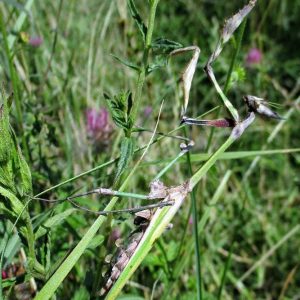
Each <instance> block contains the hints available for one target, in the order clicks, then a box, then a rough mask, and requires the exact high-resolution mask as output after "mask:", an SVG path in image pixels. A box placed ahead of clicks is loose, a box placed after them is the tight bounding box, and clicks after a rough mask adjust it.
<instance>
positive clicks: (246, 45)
mask: <svg viewBox="0 0 300 300" xmlns="http://www.w3.org/2000/svg"><path fill="white" fill-rule="evenodd" d="M25 2H26V1H10V0H5V1H2V2H1V3H0V8H1V14H2V21H3V24H4V27H5V30H6V32H7V34H8V35H11V36H14V37H15V38H16V41H15V43H14V45H13V47H12V49H11V54H10V55H11V56H12V57H13V65H14V67H15V70H16V76H17V80H16V81H15V83H16V85H15V86H13V81H12V78H11V75H10V74H11V72H10V70H9V64H8V59H7V53H6V52H5V50H4V46H3V43H4V39H3V35H2V36H1V46H2V47H1V49H0V59H1V70H0V72H1V73H0V74H1V84H2V85H3V87H4V89H5V90H6V92H7V94H10V93H11V92H12V91H13V90H14V96H15V97H14V101H13V106H12V110H11V115H10V121H11V125H12V127H13V128H14V129H15V132H16V136H17V137H18V139H19V144H20V146H21V148H22V151H23V154H24V157H25V159H26V161H27V163H28V165H29V168H30V170H31V173H32V184H33V194H34V195H35V194H39V193H40V192H42V191H44V190H46V189H49V188H51V187H53V186H54V185H56V184H59V183H61V182H63V181H64V180H67V179H69V178H72V177H73V176H75V175H77V174H80V173H82V172H85V171H88V170H90V169H92V168H94V167H96V166H99V165H101V164H102V163H104V162H107V161H109V160H110V159H112V158H115V157H117V156H118V155H119V154H120V153H119V152H120V139H121V136H122V131H121V130H120V129H118V128H117V127H115V126H114V125H113V122H112V120H111V119H110V120H109V122H110V126H111V129H110V131H108V133H107V134H106V133H105V134H104V133H103V132H101V130H100V132H99V134H98V135H93V134H92V135H91V133H90V132H88V130H87V121H88V120H87V114H86V111H87V109H94V110H95V111H96V110H99V109H100V108H104V107H106V108H107V106H106V102H105V98H104V96H103V94H104V93H107V94H110V95H115V94H117V93H119V92H120V91H126V90H131V91H133V92H134V91H135V86H136V80H137V74H136V72H135V71H134V70H132V69H130V68H128V67H126V66H124V65H123V64H121V63H120V62H119V61H118V60H116V59H115V58H114V56H113V55H115V56H118V57H120V58H122V59H125V60H128V61H130V62H132V63H134V64H140V62H141V59H142V51H141V50H142V46H143V45H142V40H141V38H140V36H139V34H138V29H137V28H136V26H135V23H134V21H133V20H132V19H131V18H130V16H129V12H128V9H127V4H126V1H125V0H114V1H109V0H103V1H94V0H90V1H46V0H44V1H34V2H33V5H32V7H31V8H30V11H29V13H28V15H27V14H26V21H25V23H24V25H23V27H22V29H21V30H20V31H18V32H16V31H14V25H15V22H16V20H17V18H18V16H19V15H20V14H21V13H22V12H24V5H25ZM135 2H136V5H137V7H138V9H139V10H140V11H141V14H142V16H143V18H144V19H147V11H148V4H147V1H141V0H136V1H135ZM243 4H245V1H242V0H239V1H213V0H211V1H209V0H206V1H204V0H203V1H200V0H199V1H194V0H185V1H183V0H176V1H171V0H169V1H167V0H161V1H160V2H159V5H158V8H157V15H156V23H155V29H154V33H153V38H154V39H156V38H159V37H164V38H168V39H170V40H173V41H176V42H179V43H181V44H182V45H183V46H190V45H198V46H199V47H200V48H201V56H200V61H199V63H198V67H197V72H196V75H195V78H194V81H193V85H192V90H191V97H190V104H189V108H188V116H190V117H197V116H199V115H201V114H203V113H205V112H206V111H208V110H210V109H212V108H214V107H216V106H217V105H220V104H221V101H220V99H219V97H218V95H217V93H216V91H215V90H214V88H213V85H212V84H211V83H210V82H209V80H208V79H207V77H206V75H205V73H204V72H203V67H204V65H205V63H206V61H207V60H208V57H209V56H210V55H211V53H212V51H213V50H214V48H215V46H216V43H217V41H218V38H219V33H220V28H221V27H222V24H223V22H224V20H225V19H226V18H228V17H230V16H231V15H232V14H233V13H234V12H236V11H237V10H238V9H239V8H241V7H242V6H243ZM299 15H300V1H299V0H294V1H280V0H270V1H258V3H257V5H256V7H255V9H254V10H253V12H252V13H251V14H250V16H249V17H248V19H247V24H246V30H245V33H244V37H243V42H242V47H241V51H240V54H239V56H238V58H237V64H236V66H235V68H234V70H233V77H232V82H231V84H230V90H229V92H228V97H229V99H230V100H231V101H232V103H233V104H234V105H235V107H237V108H238V110H239V111H241V112H242V114H243V116H245V107H244V103H243V100H242V95H246V94H250V95H257V96H258V97H263V98H266V99H268V100H270V101H272V102H275V103H278V104H280V105H282V107H281V108H280V109H279V110H278V112H279V114H281V115H283V116H285V114H286V113H288V112H290V115H289V116H288V119H287V120H286V121H285V122H283V126H282V127H280V128H279V127H277V126H278V124H279V123H278V122H277V121H276V120H275V121H274V120H271V121H270V120H265V119H261V118H257V119H256V121H255V123H254V124H253V125H252V126H251V127H250V128H248V130H247V131H246V132H245V134H244V135H243V137H242V138H241V139H240V140H239V141H238V142H236V143H235V144H234V145H233V146H232V147H231V148H230V151H250V150H262V149H268V150H273V149H274V150H275V149H290V148H299V147H300V143H299V130H300V125H299V124H300V123H299V103H300V102H299V97H300V80H299V74H300V59H299V46H300V35H299V32H298V28H299V27H300V19H299ZM34 37H40V38H41V39H42V40H40V42H41V43H40V45H38V46H37V45H35V46H34V45H32V42H30V38H34ZM235 46H236V39H235V38H233V39H231V41H230V42H229V43H228V44H227V45H226V46H225V48H224V51H223V52H222V53H221V56H220V57H219V58H218V60H217V61H216V62H215V63H214V70H215V73H216V77H217V79H218V81H219V82H220V83H221V84H222V85H224V83H225V81H226V75H227V72H228V69H229V67H230V63H231V60H232V56H233V54H234V49H235ZM253 48H257V49H259V50H260V52H261V53H262V59H261V61H260V62H259V63H257V64H252V65H250V66H249V65H247V63H246V57H247V53H248V52H249V51H250V49H253ZM112 54H113V55H112ZM188 59H189V56H188V55H186V56H183V57H176V58H172V59H171V60H170V61H169V63H168V65H167V66H166V67H164V68H160V69H157V70H155V71H154V72H153V73H151V74H150V75H149V76H148V77H147V79H146V84H145V86H144V88H143V94H142V106H141V107H140V111H139V112H138V121H137V124H136V125H139V126H142V127H145V128H148V129H151V130H153V129H154V126H155V122H156V120H157V116H158V111H159V107H160V104H161V101H162V99H164V100H165V102H164V106H163V111H162V115H161V118H160V122H159V127H158V131H159V132H164V133H167V132H169V131H171V130H172V129H174V128H176V127H178V126H179V122H180V107H181V95H180V91H179V78H180V73H181V72H182V69H183V68H184V66H185V64H186V63H187V62H188ZM150 62H151V63H156V61H154V59H153V57H151V59H150ZM16 91H17V93H18V96H19V100H17V98H16ZM18 101H19V102H18ZM18 106H19V108H20V113H18ZM145 110H146V111H145ZM218 116H219V117H220V116H224V117H226V116H227V113H226V111H225V109H223V108H222V109H221V110H220V112H219V115H218V113H217V112H216V111H214V112H213V113H211V114H209V115H208V116H206V117H205V118H208V119H213V118H217V117H218ZM276 128H277V129H278V130H277V129H276ZM179 134H180V135H183V132H180V133H179ZM210 134H211V129H209V128H202V127H201V128H199V127H198V128H196V127H193V128H189V133H188V135H189V137H190V138H191V139H193V140H194V141H195V147H194V148H193V149H192V151H191V153H192V154H198V153H205V152H207V151H208V152H209V153H212V152H213V151H214V150H216V149H217V148H218V147H219V146H220V145H221V144H222V143H223V142H224V141H225V138H226V136H228V135H229V134H230V131H229V130H228V129H225V130H224V129H216V130H214V133H213V139H212V142H211V144H210V145H209V147H208V140H209V136H210ZM134 136H135V138H136V145H137V146H142V145H145V144H146V143H147V142H148V141H149V139H150V137H151V133H145V132H143V133H135V134H134ZM270 136H271V137H272V138H270ZM1 138H2V137H1V136H0V143H1ZM179 144H180V141H178V140H176V139H171V138H165V139H163V140H162V141H161V142H159V143H156V144H154V145H153V146H152V147H151V148H150V150H149V152H148V153H147V155H146V158H145V159H144V162H145V163H144V164H142V166H141V167H140V168H139V169H138V171H137V172H136V174H135V176H134V178H133V179H132V180H131V183H130V186H129V188H128V192H136V193H140V194H147V193H148V192H149V183H150V182H151V180H152V179H153V178H154V177H155V175H157V174H158V172H159V171H160V170H161V169H162V168H163V166H164V162H163V160H165V159H169V158H173V157H175V156H176V155H177V154H178V152H179ZM138 158H139V156H138V155H135V156H134V159H133V161H132V162H131V163H130V165H129V167H128V169H130V168H132V167H133V165H134V163H135V161H136V160H137V159H138ZM253 161H254V163H253ZM255 161H256V162H255ZM200 164H201V162H193V164H192V167H193V171H195V170H196V169H197V168H198V167H199V166H200ZM299 167H300V154H297V153H294V154H276V155H270V156H262V157H261V158H260V159H256V158H253V157H249V158H244V159H237V160H220V161H219V162H217V163H216V165H215V166H214V167H213V168H212V170H210V171H209V173H208V175H207V176H206V178H205V180H203V181H201V182H200V184H199V187H198V189H197V192H196V201H197V204H198V219H200V220H201V217H202V216H203V214H204V213H205V212H206V211H207V210H208V209H209V219H208V221H207V223H205V226H203V228H202V227H201V230H200V232H199V238H200V249H199V252H200V254H201V271H202V288H203V293H204V299H217V295H218V288H219V286H220V283H221V278H222V272H223V270H224V266H225V263H226V260H227V257H228V255H229V251H230V249H232V257H231V264H230V266H229V269H228V272H227V276H226V282H225V286H224V289H223V294H222V299H299V297H300V288H299V283H300V273H299V272H300V271H299V263H300V261H299V258H300V230H299V227H297V226H299V220H300V209H299V205H300V197H299V186H300V173H299ZM116 168H117V166H116V164H113V165H111V166H109V167H107V168H103V169H100V170H98V171H95V172H93V173H91V174H89V175H88V176H84V177H81V178H79V179H78V180H76V181H72V182H70V183H68V184H65V185H63V186H62V187H60V188H58V189H55V190H52V191H49V192H47V193H45V194H44V195H43V196H42V197H44V198H47V199H61V198H64V197H67V196H70V195H72V194H74V193H76V192H85V191H89V190H91V189H93V188H96V187H99V186H101V187H111V186H112V184H113V183H114V176H115V172H116ZM227 171H231V175H230V177H229V179H228V181H227V182H226V186H225V187H224V190H223V191H222V193H221V195H220V196H219V197H218V202H217V204H213V205H212V206H211V200H212V199H213V196H214V194H215V192H216V190H217V188H218V187H219V185H220V182H221V181H222V179H223V177H224V175H225V173H226V172H227ZM126 174H127V173H126V172H125V175H124V176H126ZM188 174H189V173H188V166H187V165H186V164H185V163H178V164H176V165H175V166H173V168H172V169H171V171H169V172H168V173H167V174H166V175H165V176H164V177H163V178H162V179H163V181H164V182H165V183H166V184H167V185H178V184H180V183H182V182H183V181H184V180H186V179H187V178H188ZM107 202H108V198H107V197H82V198H80V199H79V203H80V205H82V206H85V207H88V208H89V209H91V210H95V211H96V210H101V209H103V208H104V207H105V204H106V203H107ZM135 205H136V200H128V199H127V198H123V200H122V201H120V204H118V208H124V207H133V206H135ZM0 208H1V206H0ZM70 208H71V205H70V204H69V203H65V202H64V203H61V204H56V205H53V204H49V203H47V202H43V201H31V203H30V204H29V212H30V216H31V219H32V222H33V228H34V230H36V229H37V228H38V226H39V225H40V224H42V223H43V222H45V220H47V218H49V217H50V216H54V215H58V214H60V213H62V212H65V211H66V210H67V209H70ZM71 212H72V213H71ZM0 213H3V212H2V211H0ZM190 215H191V201H190V199H188V200H187V201H186V203H185V205H184V206H183V207H182V209H181V210H180V212H179V213H178V214H177V216H175V218H174V220H173V222H174V227H173V229H172V230H170V231H168V232H166V234H165V235H164V236H163V237H162V238H160V240H159V241H158V243H156V245H155V247H154V248H153V250H152V252H151V253H150V254H149V255H148V256H147V258H146V259H145V260H144V262H143V263H142V265H141V267H140V268H139V269H138V270H137V272H136V273H135V274H134V276H133V278H132V281H131V282H129V284H127V285H126V287H125V288H124V290H123V296H124V297H123V296H122V297H120V299H196V290H197V282H196V275H195V272H196V267H195V253H194V252H195V251H194V237H193V234H192V225H191V223H192V219H191V217H190ZM2 216H3V217H2ZM94 220H95V216H94V215H93V214H89V213H86V212H83V211H78V210H77V211H76V212H74V211H70V214H69V215H67V216H65V218H64V219H62V220H60V221H61V222H58V224H57V226H55V227H53V228H50V229H49V228H48V230H47V234H46V235H44V236H42V237H41V238H39V239H37V240H36V252H37V253H36V255H37V257H39V259H40V260H41V261H42V262H44V263H45V264H46V261H47V260H49V261H48V263H50V266H51V267H53V269H55V267H57V266H58V265H59V263H60V262H61V261H62V260H63V259H64V257H65V256H66V255H67V254H68V252H69V251H70V250H71V249H73V248H74V246H75V245H76V244H77V243H78V241H79V240H80V239H81V237H82V236H83V234H84V233H85V232H86V230H87V229H88V228H89V226H90V225H91V224H92V223H93V221H94ZM11 226H12V224H11V223H10V221H8V220H7V218H5V215H4V214H1V219H0V237H1V239H2V237H3V239H2V240H4V236H5V235H6V233H7V232H9V230H10V229H11ZM132 228H133V225H132V216H131V215H129V214H122V215H116V216H113V217H109V218H108V220H107V222H106V226H104V227H103V228H102V229H101V231H100V232H99V236H98V238H99V244H101V246H99V247H95V246H94V247H93V246H91V247H90V248H89V249H88V250H87V251H86V253H85V254H84V255H83V257H81V259H80V260H79V261H78V263H77V264H76V267H75V268H73V270H72V271H71V273H70V274H69V275H68V277H67V278H66V280H64V282H63V284H62V285H61V286H60V288H59V290H58V293H57V299H78V300H79V299H90V298H93V297H94V296H93V292H95V291H97V290H99V289H100V287H101V284H102V281H101V280H102V279H101V278H102V276H101V274H102V273H103V272H104V271H105V269H106V268H107V266H106V265H105V263H104V258H105V256H106V255H107V254H110V253H111V252H113V251H114V248H115V247H114V244H113V242H112V238H113V237H112V233H116V232H117V234H118V235H119V234H121V235H122V237H124V238H125V239H126V236H128V234H129V232H130V231H131V230H132ZM293 230H294V231H293ZM290 232H292V235H291V236H288V239H286V240H283V242H282V244H280V246H279V247H278V248H277V246H276V245H277V244H278V243H280V241H282V239H284V237H286V236H287V235H289V233H290ZM103 237H104V241H103ZM232 245H233V246H232ZM2 246H3V244H2ZM231 246H232V248H231ZM21 247H22V244H21V243H20V240H19V239H18V238H17V234H15V235H14V236H12V237H11V238H10V241H9V251H8V250H7V251H6V254H5V256H4V266H3V268H5V266H8V265H9V264H10V263H12V262H14V263H18V262H20V256H19V255H18V253H19V251H20V249H21ZM48 248H49V249H50V253H51V255H50V257H45V253H46V251H47V249H48ZM266 254H269V255H268V256H267V257H265V256H264V255H266ZM252 266H255V268H254V269H253V270H252V269H251V267H252ZM249 270H252V271H251V272H248V271H249ZM241 279H242V280H241ZM37 286H38V289H39V288H41V287H42V286H43V282H42V281H39V280H37ZM4 292H5V293H8V289H6V290H4ZM126 295H127V298H126ZM151 295H152V296H151ZM134 297H135V298H134ZM139 297H140V298H139Z"/></svg>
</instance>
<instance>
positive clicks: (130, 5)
mask: <svg viewBox="0 0 300 300" xmlns="http://www.w3.org/2000/svg"><path fill="white" fill-rule="evenodd" d="M127 5H128V8H129V11H130V14H131V16H132V18H133V19H134V20H135V22H136V24H137V26H138V28H139V30H140V32H141V34H142V37H143V41H144V43H145V42H146V35H147V26H146V25H145V24H144V22H143V20H142V17H141V16H140V14H139V12H138V11H137V9H136V6H135V4H134V1H133V0H127Z"/></svg>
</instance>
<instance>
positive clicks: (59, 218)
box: [35, 208, 76, 239]
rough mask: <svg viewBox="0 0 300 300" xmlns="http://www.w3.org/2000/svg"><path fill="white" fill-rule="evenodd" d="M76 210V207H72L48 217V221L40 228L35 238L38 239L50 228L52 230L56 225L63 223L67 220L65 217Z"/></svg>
mask: <svg viewBox="0 0 300 300" xmlns="http://www.w3.org/2000/svg"><path fill="white" fill-rule="evenodd" d="M75 211H76V208H70V209H67V210H65V211H64V212H62V213H60V214H56V215H55V216H53V217H51V218H49V219H47V221H46V222H45V223H44V224H42V225H41V226H40V227H39V228H38V230H37V232H36V233H35V239H38V238H40V237H42V236H43V235H45V234H46V233H47V232H48V231H49V230H51V229H53V228H54V227H55V226H58V225H60V224H61V223H63V222H64V221H65V219H66V218H67V217H68V216H69V215H71V214H72V213H74V212H75Z"/></svg>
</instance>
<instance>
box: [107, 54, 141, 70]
mask: <svg viewBox="0 0 300 300" xmlns="http://www.w3.org/2000/svg"><path fill="white" fill-rule="evenodd" d="M111 56H112V57H113V58H115V59H116V60H117V61H119V62H120V63H121V64H123V65H124V66H126V67H128V68H130V69H133V70H135V71H139V69H140V68H139V66H138V65H136V64H134V63H132V62H131V61H129V60H126V59H123V58H121V57H119V56H117V55H114V54H111Z"/></svg>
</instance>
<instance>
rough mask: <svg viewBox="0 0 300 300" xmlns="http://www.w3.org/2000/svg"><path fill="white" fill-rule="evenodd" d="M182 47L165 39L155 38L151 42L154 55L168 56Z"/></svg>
mask: <svg viewBox="0 0 300 300" xmlns="http://www.w3.org/2000/svg"><path fill="white" fill-rule="evenodd" d="M182 47H183V45H182V44H180V43H178V42H175V41H171V40H168V39H165V38H157V39H156V40H154V41H153V42H152V49H153V51H154V54H165V55H169V54H170V53H171V52H172V51H173V50H175V49H179V48H182Z"/></svg>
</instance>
